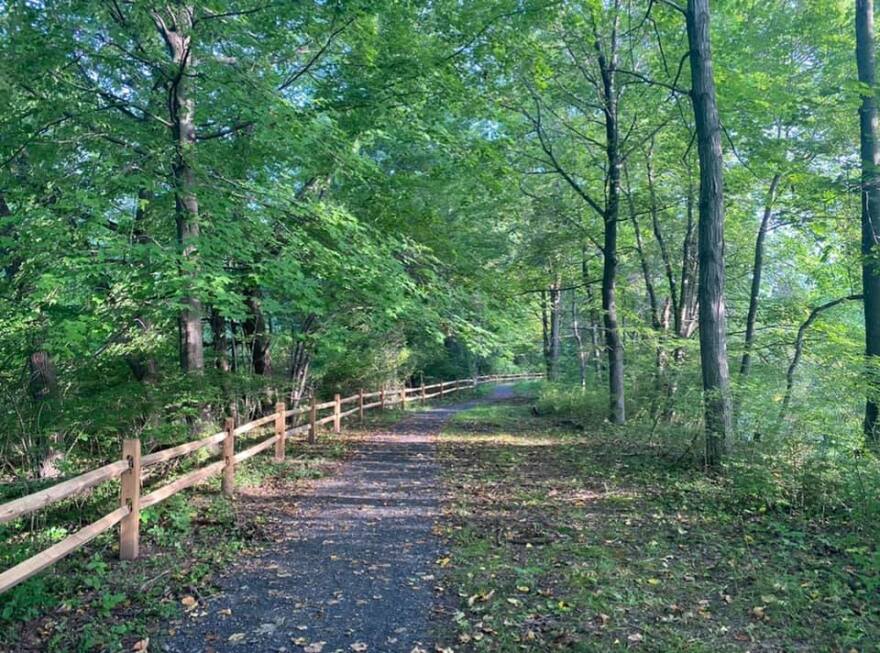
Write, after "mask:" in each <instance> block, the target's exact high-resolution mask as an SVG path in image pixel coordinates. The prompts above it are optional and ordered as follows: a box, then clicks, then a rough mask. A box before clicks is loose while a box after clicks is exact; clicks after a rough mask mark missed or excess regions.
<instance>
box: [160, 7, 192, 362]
mask: <svg viewBox="0 0 880 653" xmlns="http://www.w3.org/2000/svg"><path fill="white" fill-rule="evenodd" d="M193 12H194V9H193V7H192V6H189V5H183V4H176V5H168V6H167V7H166V10H165V12H164V13H160V12H159V11H153V12H152V18H153V22H154V23H155V25H156V28H157V29H158V31H159V34H160V35H161V36H162V39H163V40H164V41H165V45H166V46H167V48H168V53H169V55H170V57H171V59H172V61H173V62H174V64H175V65H176V66H177V70H176V71H175V73H176V74H175V75H174V77H173V79H172V81H171V83H170V84H169V87H168V109H169V114H170V120H171V125H172V132H173V136H174V145H175V160H174V163H173V165H172V175H173V180H174V192H175V203H176V212H175V214H176V215H175V217H176V222H177V242H178V247H179V248H180V254H181V273H182V275H183V278H184V288H185V289H184V292H183V295H182V297H181V304H182V305H183V308H182V309H181V312H180V316H179V319H178V321H179V329H180V366H181V368H182V369H183V371H184V372H200V371H201V370H202V369H204V366H205V356H204V344H203V335H202V302H201V300H200V299H199V298H198V297H197V296H196V295H195V292H194V291H193V288H194V286H195V276H196V274H197V271H198V262H197V249H196V247H197V242H198V239H199V200H198V196H197V194H196V179H195V171H194V170H193V167H192V157H193V156H194V155H195V146H196V126H195V101H194V100H193V97H192V89H191V88H190V85H191V80H192V78H193V75H192V71H191V68H192V66H193V54H192V35H191V33H190V32H191V31H192V26H193Z"/></svg>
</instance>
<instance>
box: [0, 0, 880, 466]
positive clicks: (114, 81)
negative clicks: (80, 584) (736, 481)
mask: <svg viewBox="0 0 880 653" xmlns="http://www.w3.org/2000/svg"><path fill="white" fill-rule="evenodd" d="M708 9H709V7H708V3H707V2H706V1H705V0H691V1H690V2H687V3H683V4H677V3H675V2H672V1H671V0H650V1H648V2H635V3H633V2H623V1H621V0H611V1H603V2H599V1H590V0H587V1H584V2H547V1H546V0H535V1H532V0H516V1H511V2H503V1H500V2H474V3H469V4H466V5H462V4H461V3H457V2H444V1H442V0H441V1H440V2H434V3H430V4H424V5H423V4H421V3H405V2H386V3H372V2H314V3H310V2H306V3H286V2H261V1H255V2H252V3H238V4H236V5H234V6H233V5H230V4H228V3H224V2H198V3H187V2H169V3H151V2H120V1H116V0H59V1H57V2H56V1H40V2H12V3H3V4H2V5H0V18H2V20H0V33H2V37H3V38H2V43H0V48H2V60H3V66H2V76H0V84H2V91H3V92H2V94H0V96H2V99H0V102H2V103H3V107H2V109H3V110H2V115H3V127H2V130H0V164H2V165H0V266H2V269H3V274H2V276H0V303H2V306H0V354H2V366H0V387H2V400H3V401H2V405H3V409H2V411H0V424H2V427H0V428H2V431H0V432H2V441H0V447H2V451H3V461H4V466H5V467H4V472H3V473H4V474H5V475H8V476H9V477H10V478H17V477H26V478H27V477H33V476H45V475H53V474H58V473H60V472H59V466H60V467H62V468H65V467H69V468H72V469H75V468H77V467H79V466H81V465H82V464H83V462H84V461H86V460H89V459H94V458H102V457H104V458H107V457H110V453H109V452H113V451H116V450H117V449H118V444H119V440H120V438H121V437H123V436H124V435H125V434H128V435H132V434H136V435H140V436H141V437H142V438H143V439H144V440H145V441H147V442H150V443H152V446H161V445H164V444H167V443H170V442H174V441H179V440H185V439H187V438H188V437H189V436H190V435H191V434H192V433H193V431H197V430H199V429H201V428H202V427H203V426H204V425H205V424H206V423H209V422H211V421H215V420H216V419H218V418H219V417H220V416H222V415H223V414H225V413H227V412H228V411H229V410H230V407H231V406H236V407H237V408H238V410H240V411H246V412H249V413H252V414H257V413H261V412H262V411H263V409H264V408H266V407H269V406H271V405H272V403H273V402H274V401H275V400H276V399H286V400H288V401H289V402H291V403H293V404H296V403H298V402H300V401H302V400H303V399H304V398H305V397H307V396H309V395H311V394H313V393H316V392H317V393H319V394H325V395H326V394H328V393H332V392H335V391H349V390H356V389H357V388H359V387H378V386H380V385H384V386H389V387H392V386H396V385H400V384H408V385H417V384H418V383H420V382H422V381H423V380H424V379H440V378H459V377H463V376H471V375H474V374H478V373H489V372H497V371H517V370H535V369H540V370H542V371H545V372H546V374H547V376H548V378H549V380H550V381H554V382H559V383H561V384H562V386H566V385H567V386H568V387H569V388H571V393H570V394H571V396H570V398H569V399H568V400H570V401H572V402H574V403H575V404H577V403H578V402H579V400H578V396H579V395H578V392H580V390H579V389H583V391H584V393H586V394H584V395H583V396H584V397H586V396H587V395H589V396H592V397H595V396H602V397H604V398H605V399H604V400H605V401H606V402H607V408H605V409H602V413H603V415H602V417H607V419H608V420H609V422H611V423H612V424H624V423H627V422H630V423H632V422H633V420H635V421H636V422H637V423H640V422H642V421H644V422H645V424H647V425H649V426H650V428H651V432H652V433H655V432H658V429H659V431H661V432H663V433H664V434H666V435H668V436H669V437H671V438H672V439H673V440H674V441H675V442H677V443H678V445H679V446H688V447H689V450H690V451H691V453H693V454H694V456H695V458H696V459H697V460H699V461H702V462H705V463H708V464H710V465H717V464H719V463H720V462H721V461H722V460H723V458H724V455H725V453H726V452H727V451H736V450H737V449H738V448H739V447H744V446H746V447H747V446H749V443H752V444H754V443H755V442H758V441H763V442H766V441H768V439H769V440H771V441H773V442H778V443H782V442H789V443H790V442H792V441H793V440H796V441H798V442H801V443H805V444H807V445H809V446H814V445H816V444H817V443H821V444H823V445H829V444H833V446H835V447H839V448H840V450H841V451H850V452H852V451H856V450H861V449H862V448H863V446H864V443H865V442H867V443H869V444H871V443H876V441H877V438H876V430H875V422H876V419H877V407H876V406H877V404H876V400H875V398H874V397H875V396H876V390H875V384H874V383H873V382H872V378H873V376H874V373H873V370H874V368H875V367H876V363H875V360H874V359H875V357H876V356H877V355H878V354H880V331H878V329H880V299H878V298H880V275H878V274H877V273H876V272H875V270H874V268H875V266H874V263H873V262H874V258H875V253H874V251H873V248H874V243H875V241H876V232H875V231H874V230H873V226H872V222H871V215H872V214H873V213H874V212H875V211H877V210H880V197H875V195H877V192H875V185H876V184H875V179H876V170H875V168H876V165H877V162H878V154H877V142H876V133H875V132H876V124H874V123H875V122H876V111H877V108H876V100H875V91H874V78H875V72H874V60H873V47H874V44H873V22H872V21H873V8H872V6H871V3H869V2H862V1H861V0H860V1H859V2H856V3H855V6H854V5H853V3H851V2H843V1H841V0H822V1H817V0H810V1H805V0H774V1H772V2H757V1H755V0H729V1H726V2H718V3H714V4H713V6H712V14H711V19H710V15H709V13H708ZM869 19H870V20H869ZM869 23H870V24H869ZM856 26H858V27H859V29H858V30H857V29H856ZM857 35H858V39H857ZM857 41H858V43H857ZM857 45H858V46H859V48H858V51H859V56H858V57H857V56H856V49H857V48H856V46H857ZM860 115H861V117H862V118H861V123H860V117H859V116H860ZM872 116H873V118H872ZM872 121H873V122H872ZM866 352H867V354H868V356H867V358H866V357H865V353H866ZM866 398H867V399H866ZM580 403H581V404H582V406H584V407H586V406H588V405H589V406H593V407H595V405H596V404H595V402H592V403H591V402H590V401H588V400H587V399H584V401H583V402H580ZM866 404H867V408H866ZM584 410H586V408H584ZM695 434H700V435H699V436H698V437H697V436H695ZM695 437H696V442H697V445H696V446H693V440H694V438H695ZM688 443H691V445H688Z"/></svg>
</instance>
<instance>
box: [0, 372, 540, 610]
mask: <svg viewBox="0 0 880 653" xmlns="http://www.w3.org/2000/svg"><path fill="white" fill-rule="evenodd" d="M542 376H543V375H542V374H538V373H525V374H501V375H498V374H496V375H490V376H478V377H474V378H470V379H457V380H455V381H446V382H442V383H434V384H431V385H424V384H422V385H421V386H417V387H410V388H406V387H404V388H400V389H394V390H379V391H377V392H364V391H363V390H361V391H360V392H358V393H357V394H355V395H352V396H350V397H344V398H343V397H341V396H340V395H338V394H337V395H336V396H335V397H334V398H333V400H332V401H325V402H322V403H318V401H317V399H316V398H314V397H313V398H312V400H311V403H310V405H308V406H305V407H303V408H296V409H290V410H288V409H287V407H286V406H285V404H284V403H283V402H281V403H278V404H276V406H275V412H274V413H271V414H270V415H265V416H263V417H260V418H259V419H255V420H253V421H250V422H248V423H247V424H242V425H240V426H236V425H235V420H234V418H232V417H229V418H227V419H226V424H225V427H224V429H223V430H222V431H220V432H219V433H215V434H214V435H209V436H208V437H206V438H202V439H201V440H195V441H193V442H187V443H185V444H181V445H178V446H176V447H171V448H169V449H162V450H161V451H156V452H154V453H150V454H148V455H145V456H143V455H141V442H140V440H139V439H130V440H125V441H124V442H123V444H122V459H121V460H117V461H115V462H112V463H109V464H107V465H104V466H103V467H99V468H98V469H94V470H92V471H90V472H86V473H85V474H81V475H79V476H76V477H74V478H72V479H69V480H67V481H63V482H61V483H58V484H57V485H53V486H52V487H50V488H47V489H45V490H41V491H40V492H35V493H33V494H29V495H27V496H24V497H21V498H19V499H15V500H13V501H9V502H8V503H4V504H2V505H0V524H2V523H6V522H9V521H12V520H14V519H18V518H19V517H23V516H24V515H27V514H29V513H32V512H35V511H37V510H42V509H43V508H47V507H48V506H51V505H52V504H54V503H58V502H59V501H62V500H64V499H67V498H69V497H71V496H73V495H75V494H79V493H80V492H83V491H85V490H88V489H90V488H93V487H95V486H96V485H99V484H100V483H104V482H106V481H110V480H113V479H116V478H119V479H120V481H121V483H120V484H121V490H120V505H119V508H117V509H116V510H114V511H113V512H111V513H109V514H107V515H104V516H103V517H102V518H101V519H99V520H98V521H96V522H94V523H92V524H89V525H88V526H85V527H83V528H81V529H80V530H78V531H77V532H75V533H73V534H72V535H70V536H68V537H66V538H64V539H63V540H61V541H60V542H58V543H57V544H54V545H52V546H51V547H49V548H48V549H46V550H45V551H42V552H40V553H38V554H37V555H35V556H33V557H31V558H28V559H27V560H25V561H23V562H21V563H19V564H17V565H15V566H14V567H12V568H11V569H7V570H6V571H4V572H3V573H0V594H2V593H3V592H5V591H6V590H9V589H11V588H13V587H15V586H16V585H18V584H19V583H21V582H23V581H25V580H27V579H28V578H30V577H31V576H33V575H35V574H37V573H39V572H41V571H42V570H44V569H46V568H47V567H49V566H51V565H53V564H54V563H56V562H58V561H59V560H61V559H62V558H63V557H65V556H66V555H68V554H70V553H71V552H73V551H75V550H76V549H78V548H80V547H82V546H83V545H85V544H87V543H88V542H90V541H91V540H93V539H95V538H96V537H97V536H98V535H100V534H101V533H103V532H105V531H107V530H110V529H111V528H113V527H114V526H116V525H117V524H119V557H120V559H122V560H134V559H136V558H137V557H138V549H139V541H140V511H141V510H143V509H144V508H148V507H150V506H154V505H156V504H157V503H159V502H161V501H164V500H165V499H167V498H168V497H170V496H173V495H175V494H177V493H178V492H180V491H181V490H185V489H186V488H189V487H192V486H194V485H196V484H198V483H200V482H202V481H204V480H205V479H207V478H209V477H211V476H214V475H215V474H222V480H221V488H222V492H223V494H225V495H226V496H232V494H233V492H234V490H235V468H236V465H238V464H239V463H242V462H244V461H245V460H247V459H248V458H251V457H253V456H256V455H257V454H258V453H261V452H263V451H266V450H267V449H270V448H272V447H274V449H275V460H277V461H282V460H284V454H285V449H286V443H287V438H289V437H290V436H293V435H300V434H302V435H305V436H306V440H307V441H308V442H309V443H314V442H316V440H317V435H318V427H319V426H321V425H323V424H330V423H332V424H333V432H334V433H339V432H340V430H341V424H342V420H343V419H345V418H346V417H349V416H351V415H355V414H357V415H358V417H359V418H360V419H361V420H363V418H364V412H365V411H367V410H370V409H373V408H379V409H385V408H386V407H389V406H393V405H395V404H399V405H400V407H401V408H404V409H405V408H406V405H407V404H408V403H410V402H416V401H425V400H427V399H433V398H435V397H440V398H443V397H444V396H446V395H448V394H451V393H453V392H457V391H459V390H464V389H468V388H474V387H476V386H477V385H480V384H483V383H497V382H504V381H521V380H528V379H537V378H540V377H542ZM349 406H353V407H351V408H348V407H349ZM330 409H332V412H331V413H330V414H329V415H326V416H325V417H318V413H319V412H320V411H326V410H330ZM302 415H308V418H307V419H308V421H307V423H305V424H301V425H299V426H294V427H293V428H287V425H288V421H289V420H291V418H294V417H297V416H302ZM270 424H273V425H274V433H273V435H272V436H271V437H269V438H266V439H265V440H262V441H261V442H259V443H257V444H255V445H253V446H251V447H249V448H247V449H244V450H242V451H239V452H238V453H236V452H235V441H236V436H239V435H243V434H245V433H249V432H251V431H254V430H256V429H259V428H261V427H267V426H268V425H270ZM216 445H222V448H223V455H222V458H221V459H220V460H218V461H216V462H213V463H211V464H209V465H207V466H205V467H200V468H199V469H196V470H194V471H191V472H189V473H187V474H184V475H183V476H181V477H179V478H177V479H175V480H174V481H172V482H171V483H168V484H167V485H163V486H162V487H160V488H158V489H156V490H153V491H152V492H150V493H149V494H144V495H142V494H141V485H142V476H141V474H142V471H143V470H144V469H145V468H147V467H150V466H152V465H157V464H159V463H164V462H168V461H170V460H174V459H175V458H179V457H181V456H185V455H187V454H191V453H194V452H196V451H199V450H201V449H204V448H206V447H210V446H216Z"/></svg>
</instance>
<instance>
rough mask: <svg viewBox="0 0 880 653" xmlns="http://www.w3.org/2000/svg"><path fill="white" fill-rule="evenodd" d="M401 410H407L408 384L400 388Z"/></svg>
mask: <svg viewBox="0 0 880 653" xmlns="http://www.w3.org/2000/svg"><path fill="white" fill-rule="evenodd" d="M400 410H406V385H405V384H404V386H403V387H402V388H401V389H400Z"/></svg>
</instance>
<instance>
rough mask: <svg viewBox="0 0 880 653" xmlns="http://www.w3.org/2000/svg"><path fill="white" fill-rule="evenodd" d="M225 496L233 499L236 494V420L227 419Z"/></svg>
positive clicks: (223, 484) (224, 447)
mask: <svg viewBox="0 0 880 653" xmlns="http://www.w3.org/2000/svg"><path fill="white" fill-rule="evenodd" d="M223 460H224V461H226V466H225V467H224V468H223V482H222V489H223V494H225V495H226V496H228V497H231V496H232V495H233V493H234V492H235V418H234V417H227V418H226V438H224V440H223Z"/></svg>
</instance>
